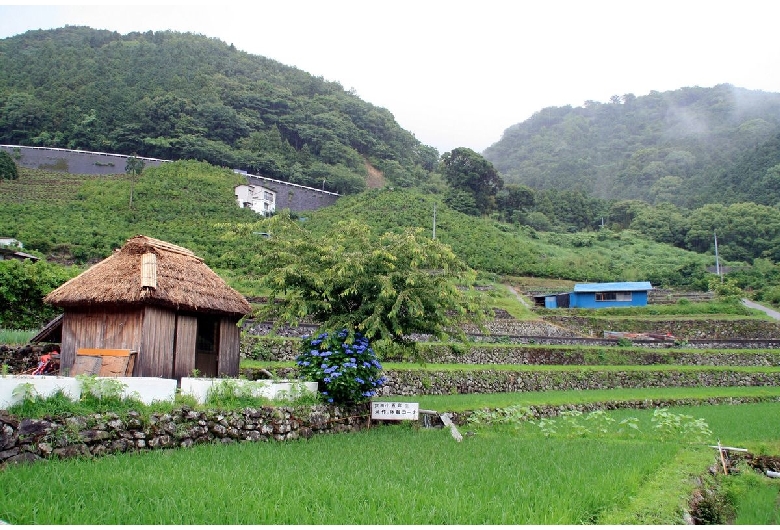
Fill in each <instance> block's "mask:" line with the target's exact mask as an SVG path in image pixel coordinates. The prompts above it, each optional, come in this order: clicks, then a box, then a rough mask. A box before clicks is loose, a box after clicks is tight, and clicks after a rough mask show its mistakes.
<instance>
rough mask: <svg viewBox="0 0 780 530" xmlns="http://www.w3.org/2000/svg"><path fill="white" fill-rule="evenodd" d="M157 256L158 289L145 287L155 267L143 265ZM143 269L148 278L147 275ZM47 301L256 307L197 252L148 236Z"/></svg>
mask: <svg viewBox="0 0 780 530" xmlns="http://www.w3.org/2000/svg"><path fill="white" fill-rule="evenodd" d="M152 254H153V255H154V256H151V260H152V261H153V262H154V266H153V268H152V269H151V270H152V272H151V276H152V278H153V280H152V282H151V283H152V284H153V285H154V287H149V286H144V285H143V284H144V283H146V284H148V283H149V280H148V276H149V269H148V268H147V267H146V266H144V267H142V261H149V259H148V258H149V257H150V255H152ZM144 255H146V256H147V257H146V258H144V257H143V256H144ZM142 269H144V270H143V273H144V274H145V275H147V280H143V278H142ZM155 269H156V270H155ZM44 302H46V303H48V304H51V305H55V306H59V307H79V308H82V307H91V306H118V305H136V306H137V305H156V306H164V307H169V308H173V309H177V310H191V311H197V312H204V313H216V314H230V315H246V314H248V313H249V312H250V311H251V310H252V308H251V306H250V305H249V302H247V301H246V298H244V297H243V296H242V295H241V294H240V293H238V292H237V291H236V290H234V289H232V288H231V287H229V286H228V285H227V284H226V283H225V281H224V280H223V279H222V278H220V277H219V276H217V274H216V273H215V272H214V271H212V270H211V269H210V268H209V267H208V266H207V265H206V264H205V263H203V260H202V259H200V258H199V257H197V256H196V255H195V254H193V253H192V251H190V250H187V249H186V248H183V247H179V246H176V245H172V244H171V243H166V242H165V241H161V240H159V239H154V238H152V237H147V236H142V235H139V236H135V237H132V238H130V239H128V240H127V243H126V244H125V245H124V246H123V247H122V248H121V249H119V250H116V251H115V252H114V254H113V255H111V256H109V257H108V258H106V259H104V260H103V261H101V262H100V263H98V264H96V265H93V266H92V267H90V268H89V269H88V270H86V271H84V272H83V273H81V274H80V275H78V276H76V277H75V278H73V279H71V280H68V281H67V282H65V283H64V284H62V285H61V286H59V287H58V288H57V289H55V290H54V291H52V292H51V293H49V294H48V295H47V296H46V298H44Z"/></svg>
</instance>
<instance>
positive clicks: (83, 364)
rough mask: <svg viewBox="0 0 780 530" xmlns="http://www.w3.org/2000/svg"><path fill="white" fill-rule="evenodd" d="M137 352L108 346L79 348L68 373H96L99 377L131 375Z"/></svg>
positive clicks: (73, 374)
mask: <svg viewBox="0 0 780 530" xmlns="http://www.w3.org/2000/svg"><path fill="white" fill-rule="evenodd" d="M136 355H138V352H137V351H135V350H123V349H110V348H79V349H78V350H76V361H75V362H74V363H73V368H71V370H70V375H72V376H75V375H81V374H88V375H97V376H100V377H124V376H130V375H133V365H134V364H135V357H136Z"/></svg>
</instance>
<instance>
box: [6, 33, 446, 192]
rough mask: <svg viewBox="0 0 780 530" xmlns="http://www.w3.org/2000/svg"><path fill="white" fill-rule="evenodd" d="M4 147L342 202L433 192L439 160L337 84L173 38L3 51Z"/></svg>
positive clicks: (203, 41) (72, 39) (54, 43)
mask: <svg viewBox="0 0 780 530" xmlns="http://www.w3.org/2000/svg"><path fill="white" fill-rule="evenodd" d="M0 71H2V72H3V75H2V76H0V143H5V144H21V145H32V146H48V147H66V148H72V149H84V150H92V151H103V152H112V153H123V154H127V155H131V154H137V155H141V156H150V157H156V158H165V159H194V160H205V161H208V162H211V163H212V164H215V165H221V166H226V167H238V168H242V169H245V170H249V171H252V172H255V173H260V174H263V175H265V176H268V177H272V178H277V179H280V180H286V181H290V182H294V183H298V184H304V185H316V186H317V187H320V186H322V183H323V180H324V181H325V188H326V189H328V190H331V191H337V192H340V193H350V192H354V191H359V190H361V189H364V188H365V182H366V177H367V176H368V171H369V169H367V164H368V165H369V168H371V170H372V171H373V170H374V169H376V170H378V171H380V172H382V173H383V175H384V177H385V178H387V179H388V180H389V181H390V182H393V183H396V184H399V185H410V184H415V183H419V182H421V181H425V180H426V179H427V176H428V173H429V171H430V170H432V169H433V168H434V166H435V164H436V162H437V159H438V152H437V151H436V149H434V148H432V147H428V146H424V145H422V144H420V142H419V141H417V139H416V138H415V137H414V135H412V134H411V133H409V132H408V131H405V130H404V129H402V128H401V127H399V126H398V124H397V123H396V121H395V119H394V117H393V115H392V114H391V113H390V112H389V111H388V110H386V109H383V108H379V107H376V106H374V105H372V104H370V103H367V102H365V101H363V100H361V99H360V98H359V97H358V96H357V95H355V94H354V93H353V92H352V91H347V90H345V89H344V88H343V87H342V86H341V85H340V84H339V83H338V82H331V81H326V80H324V79H323V78H321V77H315V76H312V75H310V74H308V73H306V72H303V71H301V70H299V69H296V68H292V67H289V66H285V65H283V64H281V63H279V62H277V61H274V60H271V59H267V58H265V57H261V56H255V55H250V54H247V53H245V52H241V51H239V50H236V49H235V47H234V46H233V45H228V44H227V43H224V42H221V41H219V40H216V39H211V38H207V37H204V36H202V35H193V34H189V33H176V32H170V31H159V32H151V31H149V32H146V33H137V32H133V33H129V34H127V35H120V34H119V33H116V32H110V31H103V30H94V29H91V28H86V27H75V26H68V27H65V28H60V29H55V30H45V31H29V32H27V33H24V34H22V35H18V36H14V37H10V38H7V39H3V40H0Z"/></svg>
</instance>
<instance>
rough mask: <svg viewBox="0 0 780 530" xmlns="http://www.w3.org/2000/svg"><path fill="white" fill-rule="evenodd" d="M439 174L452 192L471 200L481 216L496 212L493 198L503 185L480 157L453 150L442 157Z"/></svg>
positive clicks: (497, 175)
mask: <svg viewBox="0 0 780 530" xmlns="http://www.w3.org/2000/svg"><path fill="white" fill-rule="evenodd" d="M439 171H440V172H441V174H442V175H443V176H444V179H445V180H446V181H447V183H448V184H449V185H450V186H451V187H452V188H455V189H456V190H462V191H467V192H469V193H470V194H471V195H473V196H474V202H475V203H476V206H477V209H478V210H479V212H480V213H481V214H488V213H490V212H492V211H493V210H495V209H496V195H497V194H498V191H499V190H500V189H501V188H503V187H504V181H503V180H502V179H501V177H500V176H499V174H498V171H496V168H494V167H493V164H491V163H490V162H488V161H487V160H486V159H485V158H484V157H483V156H482V155H480V154H478V153H476V152H474V151H472V150H471V149H469V148H467V147H458V148H455V149H453V150H452V151H451V152H448V153H444V154H443V155H442V157H441V162H440V163H439Z"/></svg>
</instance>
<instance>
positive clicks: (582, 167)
mask: <svg viewBox="0 0 780 530" xmlns="http://www.w3.org/2000/svg"><path fill="white" fill-rule="evenodd" d="M483 154H484V156H485V158H487V159H488V160H489V161H490V162H492V163H493V164H494V166H495V167H496V168H497V169H498V170H499V172H500V173H501V175H502V177H503V178H504V181H505V183H512V184H523V185H526V186H529V187H531V188H534V189H551V188H557V189H571V190H579V191H582V192H585V193H588V194H592V195H593V196H595V197H598V198H603V199H617V200H625V199H639V200H644V201H646V202H649V203H651V204H653V203H661V202H671V203H673V204H675V205H677V206H680V207H698V206H701V205H703V204H707V203H716V202H717V203H733V202H742V201H745V202H756V203H758V204H765V205H775V204H777V203H778V202H780V188H779V187H778V186H777V185H776V184H774V181H775V180H778V175H776V173H777V170H778V169H780V168H776V169H775V170H774V171H773V168H775V166H777V165H778V164H780V94H776V93H769V92H763V91H755V90H747V89H744V88H738V87H734V86H732V85H728V84H721V85H717V86H715V87H712V88H701V87H688V88H681V89H679V90H674V91H669V92H663V93H661V92H655V91H653V92H651V93H650V94H648V95H647V96H640V97H636V96H634V95H633V94H626V95H623V96H613V97H612V98H611V100H610V102H608V103H597V102H593V101H588V102H586V103H585V105H584V106H582V107H571V106H565V107H548V108H545V109H542V110H540V111H539V112H537V113H536V114H534V115H533V116H532V117H531V118H529V119H528V120H526V121H524V122H522V123H518V124H516V125H513V126H511V127H509V128H508V129H507V130H506V131H505V132H504V134H503V136H502V138H501V139H500V140H499V141H498V142H497V143H495V144H494V145H492V146H490V147H489V148H488V149H486V150H485V152H484V153H483Z"/></svg>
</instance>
